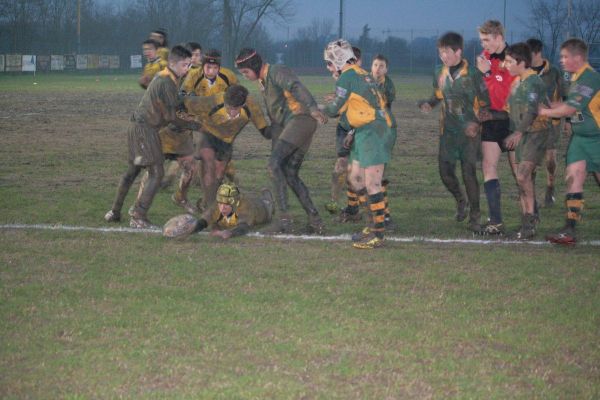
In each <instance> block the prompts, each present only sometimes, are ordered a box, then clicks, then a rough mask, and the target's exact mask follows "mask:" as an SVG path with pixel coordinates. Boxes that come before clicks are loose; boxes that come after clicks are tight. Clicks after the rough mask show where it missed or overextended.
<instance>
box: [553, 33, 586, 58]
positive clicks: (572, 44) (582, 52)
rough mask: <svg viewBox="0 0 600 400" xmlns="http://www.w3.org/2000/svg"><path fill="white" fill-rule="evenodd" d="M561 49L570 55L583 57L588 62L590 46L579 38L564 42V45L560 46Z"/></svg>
mask: <svg viewBox="0 0 600 400" xmlns="http://www.w3.org/2000/svg"><path fill="white" fill-rule="evenodd" d="M560 49H561V50H562V49H565V50H567V51H568V52H569V53H572V54H574V55H579V56H582V57H583V59H584V60H587V58H588V46H587V44H585V42H584V41H583V40H581V39H579V38H572V39H569V40H566V41H564V42H563V44H561V45H560Z"/></svg>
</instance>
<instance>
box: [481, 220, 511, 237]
mask: <svg viewBox="0 0 600 400" xmlns="http://www.w3.org/2000/svg"><path fill="white" fill-rule="evenodd" d="M505 233H506V229H505V228H504V224H503V223H502V222H499V223H492V222H491V221H488V222H487V223H486V224H485V225H483V226H482V227H481V231H479V234H480V235H484V236H487V235H489V236H502V235H504V234H505Z"/></svg>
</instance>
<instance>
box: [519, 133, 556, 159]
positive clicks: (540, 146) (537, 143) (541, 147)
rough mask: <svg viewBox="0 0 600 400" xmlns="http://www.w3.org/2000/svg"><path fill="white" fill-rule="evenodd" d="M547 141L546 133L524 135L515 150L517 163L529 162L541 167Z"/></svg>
mask: <svg viewBox="0 0 600 400" xmlns="http://www.w3.org/2000/svg"><path fill="white" fill-rule="evenodd" d="M547 141H548V131H547V130H545V131H541V132H527V133H524V134H523V136H522V137H521V140H520V141H519V144H518V145H517V147H516V148H515V157H516V160H517V162H524V161H527V162H531V163H534V164H536V165H541V164H542V161H544V156H545V155H546V142H547Z"/></svg>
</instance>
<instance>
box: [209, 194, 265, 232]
mask: <svg viewBox="0 0 600 400" xmlns="http://www.w3.org/2000/svg"><path fill="white" fill-rule="evenodd" d="M202 218H203V219H204V220H206V222H207V223H208V225H209V226H210V227H211V228H212V229H221V230H224V229H234V228H236V227H238V226H240V225H246V227H248V228H249V227H252V226H257V225H261V224H265V223H267V222H269V221H270V220H271V215H270V212H269V210H268V208H267V206H266V204H265V203H264V202H263V201H262V200H261V199H260V198H259V197H257V196H254V195H243V194H242V195H241V197H240V204H239V205H238V206H237V209H236V211H235V212H234V213H233V214H231V215H230V216H229V217H225V216H223V215H222V214H221V212H220V211H219V206H218V205H217V203H214V204H213V206H212V207H210V208H209V209H208V210H206V211H205V212H204V213H202Z"/></svg>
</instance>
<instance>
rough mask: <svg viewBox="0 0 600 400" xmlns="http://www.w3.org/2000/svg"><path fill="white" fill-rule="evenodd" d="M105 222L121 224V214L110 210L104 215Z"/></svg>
mask: <svg viewBox="0 0 600 400" xmlns="http://www.w3.org/2000/svg"><path fill="white" fill-rule="evenodd" d="M104 220H105V221H106V222H119V221H120V220H121V212H120V211H115V210H110V211H109V212H107V213H106V214H105V215H104Z"/></svg>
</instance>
